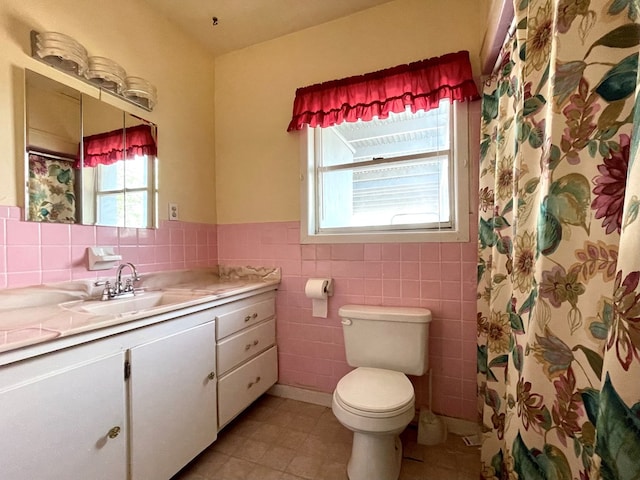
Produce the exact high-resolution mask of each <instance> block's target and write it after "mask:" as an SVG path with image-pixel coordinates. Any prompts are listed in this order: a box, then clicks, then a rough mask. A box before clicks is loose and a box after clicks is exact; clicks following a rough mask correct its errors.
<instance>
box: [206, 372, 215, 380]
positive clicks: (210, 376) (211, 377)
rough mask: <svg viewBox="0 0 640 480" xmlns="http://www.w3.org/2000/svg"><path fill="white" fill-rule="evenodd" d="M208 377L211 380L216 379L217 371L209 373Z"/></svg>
mask: <svg viewBox="0 0 640 480" xmlns="http://www.w3.org/2000/svg"><path fill="white" fill-rule="evenodd" d="M207 378H208V379H209V380H214V379H215V378H216V374H215V372H209V375H207Z"/></svg>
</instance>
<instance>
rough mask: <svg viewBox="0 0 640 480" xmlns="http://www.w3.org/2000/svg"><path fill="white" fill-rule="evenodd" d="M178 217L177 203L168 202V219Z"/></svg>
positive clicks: (176, 218)
mask: <svg viewBox="0 0 640 480" xmlns="http://www.w3.org/2000/svg"><path fill="white" fill-rule="evenodd" d="M179 218H180V217H179V215H178V204H177V203H170V204H169V220H178V219H179Z"/></svg>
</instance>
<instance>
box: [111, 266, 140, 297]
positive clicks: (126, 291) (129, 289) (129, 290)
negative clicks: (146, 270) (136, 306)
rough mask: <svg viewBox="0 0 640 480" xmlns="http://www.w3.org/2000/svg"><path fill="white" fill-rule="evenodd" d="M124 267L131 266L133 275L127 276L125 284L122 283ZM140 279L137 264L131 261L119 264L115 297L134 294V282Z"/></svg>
mask: <svg viewBox="0 0 640 480" xmlns="http://www.w3.org/2000/svg"><path fill="white" fill-rule="evenodd" d="M124 267H129V268H130V269H131V277H130V278H127V281H126V282H125V284H124V286H123V285H122V270H123V269H124ZM138 280H140V277H139V276H138V271H137V270H136V266H135V265H134V264H133V263H131V262H126V263H123V264H121V265H119V266H118V272H117V273H116V285H115V287H114V291H115V295H114V297H118V296H123V295H133V294H134V291H133V282H137V281H138Z"/></svg>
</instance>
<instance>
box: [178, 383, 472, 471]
mask: <svg viewBox="0 0 640 480" xmlns="http://www.w3.org/2000/svg"><path fill="white" fill-rule="evenodd" d="M401 437H402V443H403V445H404V451H403V460H402V470H401V472H400V480H431V479H433V480H476V479H477V478H478V477H479V474H480V454H479V450H478V448H477V447H475V448H474V447H467V446H465V444H464V442H463V441H462V439H461V437H457V436H454V435H449V436H448V438H447V441H446V442H445V443H443V444H441V445H436V446H429V447H427V446H424V445H420V444H418V443H417V442H416V438H417V431H416V429H415V428H414V427H412V426H409V427H408V428H407V429H406V430H405V432H404V433H403V434H402V436H401ZM351 438H352V433H351V432H350V431H349V430H347V429H346V428H344V427H343V426H342V425H340V423H338V421H337V420H336V419H335V417H334V416H333V413H332V412H331V409H330V408H326V407H322V406H319V405H313V404H310V403H304V402H298V401H295V400H290V399H285V398H279V397H274V396H270V395H264V396H263V397H261V398H260V399H258V400H257V401H256V402H255V403H254V404H253V405H252V406H251V407H249V408H248V409H247V410H246V411H245V412H244V413H243V414H241V415H240V416H239V417H238V418H236V419H235V420H234V421H233V422H232V423H230V424H229V425H227V426H226V427H225V428H224V429H223V430H222V431H221V432H220V433H219V434H218V440H217V441H215V442H214V443H213V444H212V445H211V446H210V447H209V448H207V449H206V450H205V451H204V452H202V453H201V454H200V455H199V456H198V457H197V458H195V459H194V460H193V461H192V462H191V463H190V464H189V465H187V466H186V467H185V468H184V469H182V471H180V472H179V473H178V474H176V475H175V476H174V477H173V479H172V480H303V479H304V480H346V479H347V474H346V471H347V470H346V469H347V461H348V460H349V454H350V452H351Z"/></svg>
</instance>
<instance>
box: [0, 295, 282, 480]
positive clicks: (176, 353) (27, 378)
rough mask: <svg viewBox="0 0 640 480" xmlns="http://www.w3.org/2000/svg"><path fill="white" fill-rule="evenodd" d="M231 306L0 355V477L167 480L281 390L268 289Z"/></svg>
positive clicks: (171, 314) (215, 305)
mask: <svg viewBox="0 0 640 480" xmlns="http://www.w3.org/2000/svg"><path fill="white" fill-rule="evenodd" d="M235 299H236V300H231V301H229V300H227V299H216V300H212V301H210V302H207V303H203V304H198V305H195V306H194V305H191V306H187V307H184V308H182V309H176V310H173V311H168V312H165V313H162V314H158V315H156V316H153V317H143V318H140V319H137V320H132V321H130V322H127V323H123V324H117V325H114V326H112V327H105V328H104V329H101V330H95V331H88V332H86V333H81V334H78V335H77V336H68V337H64V336H61V337H59V338H58V339H55V340H52V341H50V342H48V343H46V344H45V345H44V346H43V345H36V346H35V347H34V349H33V350H24V351H21V352H20V355H21V356H20V357H19V358H15V356H13V357H12V356H11V355H12V352H9V355H8V356H6V355H2V354H0V478H1V479H5V478H6V479H10V480H35V479H37V480H60V479H67V478H74V479H75V478H78V479H80V478H81V479H91V480H102V479H104V480H169V479H170V478H171V477H172V476H173V475H175V474H176V473H177V472H178V471H179V470H180V469H182V468H183V467H184V466H185V465H186V464H187V463H189V462H190V461H191V460H192V459H193V458H194V457H196V456H197V455H198V454H199V453H200V452H202V451H203V450H204V449H205V448H207V447H208V446H209V445H211V443H213V442H214V441H215V440H216V438H217V434H218V431H219V429H220V427H221V426H224V425H226V424H227V423H228V422H229V421H230V420H231V419H233V418H234V417H235V416H236V415H238V414H239V413H240V412H241V411H242V410H244V409H245V408H246V407H247V406H248V405H250V404H251V403H252V402H253V401H254V400H255V399H257V398H258V397H259V396H260V395H262V394H263V393H264V392H265V391H266V390H267V389H268V388H270V387H271V386H272V385H273V384H274V383H275V382H276V381H277V375H278V367H277V351H276V346H275V342H276V337H275V331H276V328H275V290H274V289H273V288H270V289H268V290H267V289H264V290H261V292H259V293H253V292H244V293H242V294H240V295H238V296H236V297H235ZM116 301H117V300H116ZM26 348H27V349H28V348H29V347H26Z"/></svg>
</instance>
